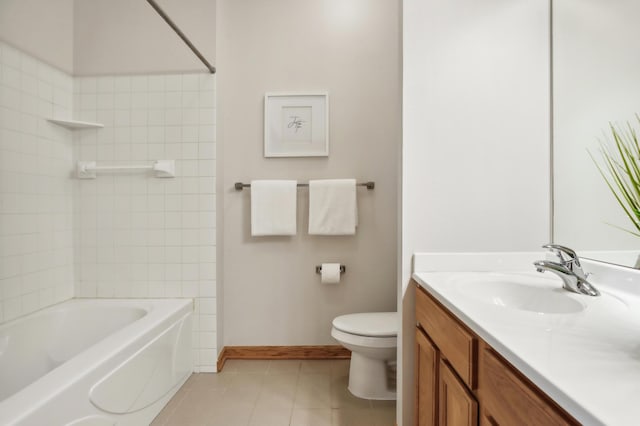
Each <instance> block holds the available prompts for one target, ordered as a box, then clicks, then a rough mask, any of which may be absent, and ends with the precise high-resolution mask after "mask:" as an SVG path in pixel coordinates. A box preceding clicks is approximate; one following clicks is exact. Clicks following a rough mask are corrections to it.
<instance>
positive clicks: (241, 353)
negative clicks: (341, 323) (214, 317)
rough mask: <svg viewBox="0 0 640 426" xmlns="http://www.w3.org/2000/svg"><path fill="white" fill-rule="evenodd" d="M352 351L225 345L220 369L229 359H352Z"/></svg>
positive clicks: (334, 347) (309, 347)
mask: <svg viewBox="0 0 640 426" xmlns="http://www.w3.org/2000/svg"><path fill="white" fill-rule="evenodd" d="M350 358H351V351H350V350H348V349H346V348H344V347H342V346H340V345H328V346H225V347H224V348H222V351H221V352H220V355H219V356H218V371H222V368H223V367H224V363H225V362H226V361H227V360H228V359H350Z"/></svg>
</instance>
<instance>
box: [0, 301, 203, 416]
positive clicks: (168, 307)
mask: <svg viewBox="0 0 640 426" xmlns="http://www.w3.org/2000/svg"><path fill="white" fill-rule="evenodd" d="M65 303H66V304H74V305H75V304H79V303H82V304H117V305H119V306H122V305H129V306H136V304H137V307H140V305H145V304H146V306H149V307H150V309H149V310H148V311H147V314H146V315H144V316H143V317H141V318H139V319H137V320H136V321H134V322H132V323H130V324H128V325H126V326H125V327H123V328H121V329H120V330H118V331H116V332H114V333H112V334H110V335H108V336H107V337H105V338H104V339H102V340H100V341H99V342H97V343H95V344H94V345H93V346H90V347H89V348H87V349H85V350H84V351H82V352H80V353H78V354H76V355H75V356H74V357H73V358H71V359H70V360H68V361H67V362H65V363H63V364H61V365H59V366H58V367H56V368H54V369H53V370H51V371H49V372H48V373H47V374H45V375H44V376H42V377H40V378H39V379H37V380H36V381H35V382H33V383H31V384H29V385H28V386H26V387H24V388H23V389H21V390H19V391H18V392H16V393H15V394H13V395H11V396H9V397H8V398H6V399H5V400H3V401H1V402H0V424H15V423H17V422H20V419H22V418H25V417H27V416H28V415H30V414H31V413H32V412H34V411H36V410H38V409H39V408H40V407H42V406H43V405H45V404H47V403H48V402H49V401H51V400H52V399H53V398H54V397H55V396H56V395H58V394H59V393H61V392H63V391H64V390H65V389H67V388H69V387H70V386H72V385H73V384H74V383H76V382H78V381H80V380H82V378H84V377H85V376H86V375H88V374H90V373H91V372H92V370H93V369H95V368H99V367H100V366H102V365H104V364H105V363H107V362H110V361H113V360H115V361H113V362H115V363H116V365H119V364H120V363H121V362H123V361H125V360H126V359H127V358H128V357H129V356H131V354H133V353H135V352H137V351H138V350H140V349H141V348H143V347H144V346H145V345H147V344H148V343H149V342H150V341H152V340H153V339H154V338H155V337H156V336H157V335H159V334H160V333H161V332H162V331H163V330H165V329H166V328H168V327H169V326H170V325H172V324H175V323H176V322H178V321H181V320H183V319H184V318H185V317H187V316H188V315H190V314H193V306H194V305H193V299H191V298H172V299H99V298H96V299H93V298H91V299H89V298H73V299H69V300H66V301H64V302H61V303H58V304H56V305H52V306H50V307H48V308H45V309H41V310H39V311H37V312H36V313H34V314H42V313H43V312H46V311H48V310H49V309H51V310H55V309H60V307H61V305H63V304H65ZM29 317H30V315H27V316H24V317H20V318H17V319H16V320H12V321H10V322H8V323H5V324H11V323H13V322H14V321H16V322H17V321H19V320H25V319H27V318H29ZM5 324H2V325H3V326H4V325H5ZM114 368H115V367H114Z"/></svg>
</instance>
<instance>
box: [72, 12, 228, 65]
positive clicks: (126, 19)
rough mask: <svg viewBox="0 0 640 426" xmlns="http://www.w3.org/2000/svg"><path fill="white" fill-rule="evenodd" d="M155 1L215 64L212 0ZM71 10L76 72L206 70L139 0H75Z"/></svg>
mask: <svg viewBox="0 0 640 426" xmlns="http://www.w3.org/2000/svg"><path fill="white" fill-rule="evenodd" d="M158 4H159V5H160V7H162V9H163V10H164V11H165V12H166V13H167V15H169V17H170V18H171V19H172V20H173V21H174V22H175V23H176V25H177V26H178V27H179V28H180V29H181V30H182V31H183V32H184V33H185V35H186V36H187V37H188V38H189V39H190V40H191V42H192V43H193V44H194V45H195V46H196V48H198V50H200V52H201V53H202V54H203V55H204V57H205V58H206V59H207V60H208V61H209V63H211V64H213V65H214V66H215V59H216V57H215V46H216V42H215V40H216V26H215V21H216V2H215V0H159V1H158ZM74 11H75V19H74V38H73V40H74V53H75V56H74V63H73V67H74V73H75V74H76V75H104V74H139V73H142V74H145V73H158V72H187V71H198V72H203V71H206V68H205V66H204V65H203V64H202V63H201V62H200V60H199V59H198V58H197V57H196V56H195V55H194V54H193V53H192V52H191V50H190V49H189V48H188V47H187V45H186V44H184V42H183V41H182V40H181V39H180V38H179V37H178V36H177V35H176V34H175V33H174V31H173V30H172V29H171V27H169V25H168V24H167V23H166V22H165V21H164V20H163V19H162V18H161V17H160V15H158V13H157V12H156V11H155V10H154V9H153V8H152V7H151V6H150V5H149V4H148V3H147V2H146V1H144V0H141V1H131V0H106V1H105V0H76V1H75V9H74Z"/></svg>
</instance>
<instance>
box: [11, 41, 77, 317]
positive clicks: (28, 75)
mask: <svg viewBox="0 0 640 426" xmlns="http://www.w3.org/2000/svg"><path fill="white" fill-rule="evenodd" d="M72 89H73V80H72V77H71V76H69V75H67V74H65V73H63V72H61V71H58V70H57V69H55V68H53V67H50V66H49V65H46V64H44V63H43V62H41V61H38V60H36V59H34V58H32V57H31V56H29V55H26V54H24V53H22V52H21V51H19V50H16V49H14V48H12V47H10V46H9V45H7V44H5V43H2V42H0V323H1V322H5V321H9V320H11V319H14V318H16V317H18V316H20V315H25V314H28V313H30V312H33V311H36V310H38V309H40V308H42V307H45V306H48V305H51V304H54V303H56V302H60V301H63V300H66V299H69V298H71V297H73V290H74V289H73V283H74V280H73V237H72V236H73V232H72V226H73V225H72V223H73V207H72V206H73V181H72V180H71V179H69V172H70V165H71V163H72V156H73V145H72V135H71V132H70V131H69V130H66V129H63V128H61V127H59V126H56V125H54V124H52V123H50V122H48V121H47V118H52V117H53V116H64V115H68V114H69V113H70V111H71V107H72V98H73V91H72Z"/></svg>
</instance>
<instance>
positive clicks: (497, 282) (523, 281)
mask: <svg viewBox="0 0 640 426" xmlns="http://www.w3.org/2000/svg"><path fill="white" fill-rule="evenodd" d="M456 290H457V291H458V292H460V293H462V294H464V295H465V296H467V297H471V298H473V299H475V300H478V301H480V302H484V303H489V304H492V305H496V306H502V307H505V308H511V309H517V310H521V311H529V312H536V313H541V314H570V313H576V312H580V311H583V310H584V309H585V308H586V304H583V303H581V302H580V301H579V300H577V299H578V298H579V297H589V296H581V295H573V294H572V293H570V292H568V291H567V290H565V289H563V288H561V287H559V286H558V283H556V282H555V281H550V280H548V279H545V278H543V277H537V276H529V275H527V276H526V277H524V276H522V277H520V276H518V275H510V276H509V277H508V278H507V277H505V276H504V275H495V276H492V277H491V278H488V277H487V278H475V279H465V280H464V281H459V282H457V283H456Z"/></svg>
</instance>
